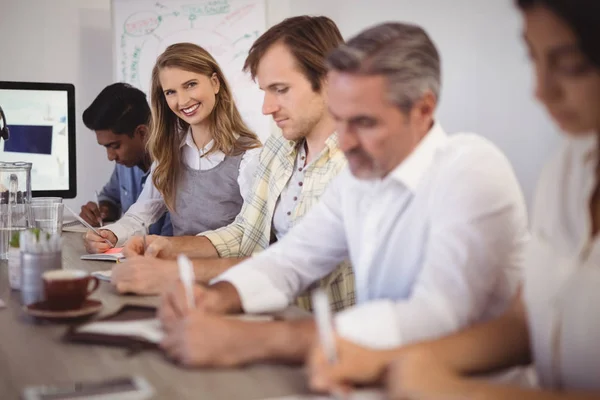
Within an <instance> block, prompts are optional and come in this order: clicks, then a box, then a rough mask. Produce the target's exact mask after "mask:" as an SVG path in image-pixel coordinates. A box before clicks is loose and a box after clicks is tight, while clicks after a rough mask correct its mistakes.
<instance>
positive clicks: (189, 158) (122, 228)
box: [103, 130, 261, 246]
mask: <svg viewBox="0 0 600 400" xmlns="http://www.w3.org/2000/svg"><path fill="white" fill-rule="evenodd" d="M213 145H214V140H211V141H210V142H209V143H208V144H207V145H206V146H204V147H203V148H202V149H198V148H197V147H196V144H195V143H194V139H193V137H192V132H191V130H188V132H187V134H186V135H185V136H184V137H183V139H182V142H181V145H180V147H179V149H180V151H181V159H182V161H183V162H184V163H185V164H186V165H187V166H188V167H190V168H192V169H195V170H201V171H205V170H209V169H212V168H214V167H216V166H217V165H219V164H220V163H221V162H222V161H223V160H224V159H225V154H224V153H223V152H221V151H215V152H213V153H211V154H208V155H205V154H206V153H208V152H209V151H210V149H212V147H213ZM260 151H261V148H258V149H252V150H248V151H246V152H245V153H244V155H243V156H242V161H241V163H240V172H239V175H238V179H237V182H238V185H239V187H240V194H241V196H242V198H243V199H246V195H247V193H248V191H249V190H250V188H251V186H252V180H253V179H254V173H255V172H256V167H257V166H258V156H259V154H260ZM154 168H156V163H154V164H153V165H152V167H151V169H150V175H149V176H148V178H147V179H146V183H147V184H146V185H144V188H143V189H142V193H141V194H140V197H138V199H137V201H136V202H135V203H134V204H133V205H132V206H131V207H130V208H129V210H128V211H127V213H125V215H123V217H122V218H121V219H119V221H117V222H116V223H114V224H110V225H106V226H105V227H104V228H103V229H108V230H110V231H112V232H113V233H114V234H115V235H116V236H117V239H118V242H117V246H122V245H123V244H124V243H125V242H126V241H127V239H129V238H130V237H131V236H134V235H136V234H138V235H139V234H142V233H143V225H142V223H144V224H145V225H146V226H150V225H151V224H153V223H154V222H156V221H157V220H158V219H159V218H160V217H161V216H162V215H163V214H164V213H165V211H167V206H166V204H165V202H164V200H163V196H162V194H161V193H160V192H159V191H158V189H157V188H156V187H155V186H154V183H153V181H152V173H153V171H154Z"/></svg>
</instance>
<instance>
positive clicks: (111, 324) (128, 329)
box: [77, 318, 165, 343]
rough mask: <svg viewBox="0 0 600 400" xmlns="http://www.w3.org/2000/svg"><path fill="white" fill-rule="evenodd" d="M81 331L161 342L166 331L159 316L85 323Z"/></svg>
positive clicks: (78, 330)
mask: <svg viewBox="0 0 600 400" xmlns="http://www.w3.org/2000/svg"><path fill="white" fill-rule="evenodd" d="M77 332H79V333H98V334H103V335H111V336H115V335H116V336H136V337H139V338H142V339H146V340H147V341H149V342H151V343H160V341H161V340H162V339H163V337H164V335H165V334H164V332H163V330H162V328H161V326H160V321H159V320H158V319H157V318H152V319H141V320H137V321H99V322H92V323H90V324H86V325H83V326H82V327H80V328H78V329H77Z"/></svg>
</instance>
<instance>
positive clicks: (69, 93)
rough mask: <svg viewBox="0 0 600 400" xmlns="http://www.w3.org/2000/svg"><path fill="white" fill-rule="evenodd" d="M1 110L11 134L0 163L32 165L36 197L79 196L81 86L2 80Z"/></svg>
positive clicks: (1, 146) (1, 151) (1, 148)
mask: <svg viewBox="0 0 600 400" xmlns="http://www.w3.org/2000/svg"><path fill="white" fill-rule="evenodd" d="M0 107H2V109H3V110H4V114H5V115H6V125H7V126H8V129H9V130H10V139H9V140H8V141H4V140H0V160H2V161H8V162H11V161H27V162H31V163H32V164H33V167H32V169H31V189H32V192H33V196H34V197H40V196H60V197H64V198H73V197H75V195H76V194H77V187H76V185H77V183H76V182H77V177H76V173H75V170H76V159H75V88H74V87H73V85H71V84H63V83H33V82H0Z"/></svg>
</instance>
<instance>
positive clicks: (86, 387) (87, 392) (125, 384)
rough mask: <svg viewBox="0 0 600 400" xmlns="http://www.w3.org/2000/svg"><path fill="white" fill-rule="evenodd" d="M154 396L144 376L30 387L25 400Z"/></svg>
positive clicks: (129, 399) (128, 399) (114, 399)
mask: <svg viewBox="0 0 600 400" xmlns="http://www.w3.org/2000/svg"><path fill="white" fill-rule="evenodd" d="M153 394H154V389H153V388H152V386H151V385H150V383H149V382H148V381H147V380H146V379H145V378H144V377H142V376H132V377H121V378H112V379H107V380H103V381H88V382H77V383H70V384H68V383H67V384H58V385H44V386H28V387H26V388H25V390H23V396H22V398H23V400H71V399H73V400H75V399H91V400H143V399H149V398H150V397H151V396H152V395H153Z"/></svg>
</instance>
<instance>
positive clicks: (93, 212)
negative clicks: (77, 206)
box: [79, 201, 108, 227]
mask: <svg viewBox="0 0 600 400" xmlns="http://www.w3.org/2000/svg"><path fill="white" fill-rule="evenodd" d="M103 207H104V210H102V208H103ZM103 212H104V216H102V213H103ZM79 216H80V217H81V218H83V219H84V220H85V222H87V223H88V224H90V225H91V226H94V227H96V226H100V221H103V220H104V218H106V217H107V216H108V207H106V206H100V208H99V207H98V204H96V203H94V202H92V201H90V202H88V203H87V204H85V205H83V206H81V213H79Z"/></svg>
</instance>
